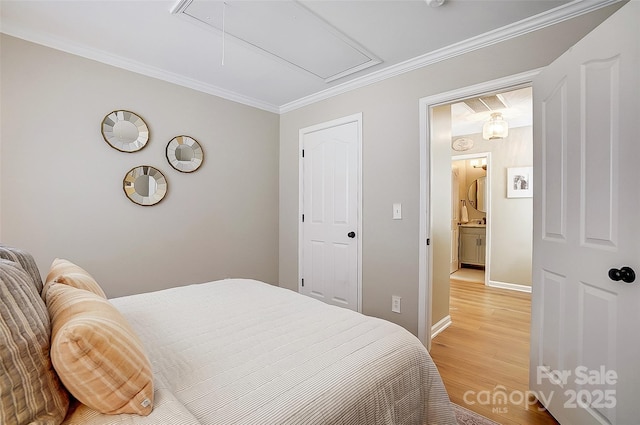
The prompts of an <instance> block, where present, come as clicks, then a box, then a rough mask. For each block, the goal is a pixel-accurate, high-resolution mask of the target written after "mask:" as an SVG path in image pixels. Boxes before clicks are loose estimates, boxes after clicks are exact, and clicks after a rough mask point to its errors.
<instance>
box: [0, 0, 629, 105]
mask: <svg viewBox="0 0 640 425" xmlns="http://www.w3.org/2000/svg"><path fill="white" fill-rule="evenodd" d="M619 1H621V0H574V1H572V2H569V3H567V4H564V5H561V6H559V7H557V8H554V9H552V10H549V11H546V12H543V13H541V14H539V15H536V16H533V17H531V18H527V19H523V20H521V21H519V22H515V23H513V24H510V25H507V26H504V27H502V28H498V29H496V30H493V31H490V32H488V33H485V34H482V35H480V36H476V37H473V38H470V39H468V40H465V41H462V42H459V43H455V44H452V45H450V46H447V47H444V48H442V49H439V50H436V51H434V52H430V53H427V54H425V55H421V56H418V57H415V58H413V59H409V60H406V61H404V62H401V63H398V64H395V65H392V66H389V67H387V68H384V69H381V70H379V71H375V72H372V73H370V74H367V75H365V76H363V77H359V78H355V79H353V80H350V81H348V82H346V83H343V84H338V85H335V86H333V87H331V88H328V89H326V90H322V91H319V92H317V93H314V94H311V95H309V96H305V97H302V98H300V99H297V100H294V101H291V102H288V103H286V104H284V105H274V104H272V103H270V102H265V101H262V100H259V99H256V98H253V97H249V96H245V95H242V94H239V93H235V92H232V91H230V90H227V89H224V88H222V87H218V86H215V85H213V84H209V83H205V82H202V81H198V80H194V79H191V78H187V77H184V76H181V75H178V74H175V73H172V72H169V71H166V70H163V69H160V68H157V67H153V66H149V65H146V64H143V63H140V62H137V61H135V60H132V59H128V58H125V57H122V56H118V55H113V54H110V53H107V52H104V51H101V50H96V49H91V48H88V47H86V46H83V45H81V44H78V43H73V42H70V41H69V40H64V39H61V38H59V37H53V36H51V35H48V34H45V33H43V32H39V31H29V30H26V31H25V30H24V29H22V28H19V27H18V26H16V25H13V24H11V23H9V22H3V23H2V27H1V28H0V32H2V33H4V34H7V35H10V36H13V37H17V38H21V39H24V40H27V41H31V42H33V43H37V44H41V45H43V46H47V47H51V48H53V49H57V50H62V51H64V52H67V53H71V54H74V55H78V56H82V57H86V58H89V59H93V60H95V61H98V62H102V63H106V64H108V65H112V66H115V67H118V68H122V69H126V70H129V71H132V72H136V73H139V74H142V75H146V76H149V77H153V78H158V79H160V80H164V81H168V82H170V83H173V84H177V85H180V86H183V87H188V88H191V89H193V90H198V91H201V92H203V93H207V94H211V95H214V96H218V97H221V98H223V99H227V100H231V101H234V102H238V103H242V104H244V105H248V106H252V107H254V108H258V109H262V110H265V111H269V112H274V113H278V114H283V113H286V112H290V111H293V110H295V109H298V108H302V107H303V106H307V105H310V104H312V103H315V102H318V101H320V100H324V99H328V98H330V97H333V96H337V95H339V94H343V93H346V92H349V91H352V90H355V89H358V88H361V87H365V86H368V85H370V84H374V83H377V82H380V81H383V80H386V79H388V78H392V77H395V76H398V75H401V74H404V73H406V72H409V71H413V70H416V69H419V68H422V67H425V66H428V65H432V64H434V63H437V62H440V61H444V60H446V59H450V58H452V57H455V56H459V55H463V54H465V53H468V52H471V51H474V50H477V49H481V48H483V47H487V46H490V45H493V44H496V43H500V42H503V41H506V40H509V39H512V38H514V37H519V36H521V35H524V34H528V33H530V32H533V31H536V30H539V29H542V28H545V27H548V26H551V25H555V24H558V23H560V22H563V21H566V20H568V19H572V18H575V17H577V16H580V15H583V14H585V13H589V12H592V11H594V10H597V9H600V8H603V7H606V6H609V5H611V4H614V3H618V2H619ZM177 6H178V5H177V4H176V5H174V8H175V7H177Z"/></svg>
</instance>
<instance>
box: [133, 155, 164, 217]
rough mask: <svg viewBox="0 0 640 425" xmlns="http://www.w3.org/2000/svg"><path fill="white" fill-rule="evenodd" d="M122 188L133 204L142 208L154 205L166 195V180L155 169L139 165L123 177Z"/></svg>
mask: <svg viewBox="0 0 640 425" xmlns="http://www.w3.org/2000/svg"><path fill="white" fill-rule="evenodd" d="M122 188H123V189H124V193H125V194H126V195H127V198H129V199H130V200H131V201H132V202H133V203H136V204H138V205H142V206H145V207H147V206H151V205H155V204H157V203H158V202H160V201H162V199H163V198H164V197H165V195H166V194H167V179H166V178H165V176H164V174H162V172H160V170H158V169H157V168H155V167H150V166H148V165H140V166H138V167H134V168H132V169H131V170H129V172H128V173H127V174H126V175H125V176H124V180H123V181H122Z"/></svg>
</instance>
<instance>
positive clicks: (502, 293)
mask: <svg viewBox="0 0 640 425" xmlns="http://www.w3.org/2000/svg"><path fill="white" fill-rule="evenodd" d="M450 314H451V320H452V324H451V326H449V328H447V329H446V330H444V331H443V332H442V333H441V334H439V335H438V336H436V337H435V338H434V340H433V341H432V347H431V356H432V357H433V360H434V362H435V363H436V365H437V367H438V370H439V371H440V374H441V375H442V379H443V381H444V384H445V386H446V388H447V391H448V392H449V397H450V398H451V401H452V402H454V403H456V404H459V405H461V406H463V407H466V408H467V409H469V410H473V411H475V412H477V413H479V414H481V415H484V416H486V417H488V418H490V419H492V420H494V421H496V422H499V423H500V424H505V425H533V424H545V425H554V424H557V422H556V421H555V420H554V419H553V417H552V416H551V415H550V414H549V413H547V412H546V411H541V410H539V407H540V408H542V406H540V405H538V404H533V403H534V402H533V401H529V400H528V399H527V395H528V394H527V390H528V379H529V377H528V373H529V332H530V330H529V329H530V322H531V294H528V293H525V292H517V291H510V290H506V289H497V288H491V287H487V286H485V285H484V284H482V283H478V282H472V281H463V280H456V279H451V310H450ZM505 399H506V400H505Z"/></svg>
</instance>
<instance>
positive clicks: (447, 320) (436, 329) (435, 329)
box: [431, 315, 451, 339]
mask: <svg viewBox="0 0 640 425" xmlns="http://www.w3.org/2000/svg"><path fill="white" fill-rule="evenodd" d="M450 325H451V316H449V315H446V316H445V317H444V318H443V319H442V320H440V321H439V322H438V323H436V324H435V325H433V326H431V339H433V338H435V337H436V336H437V335H438V334H439V333H440V332H442V331H443V330H445V329H447V328H448V327H449V326H450Z"/></svg>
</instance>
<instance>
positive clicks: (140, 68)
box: [0, 22, 280, 114]
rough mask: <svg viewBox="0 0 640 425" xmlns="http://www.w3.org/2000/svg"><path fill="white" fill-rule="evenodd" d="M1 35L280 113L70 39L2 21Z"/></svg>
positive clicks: (255, 101)
mask: <svg viewBox="0 0 640 425" xmlns="http://www.w3.org/2000/svg"><path fill="white" fill-rule="evenodd" d="M0 32H3V33H5V34H7V35H10V36H12V37H17V38H21V39H23V40H27V41H30V42H32V43H36V44H41V45H43V46H47V47H50V48H52V49H56V50H61V51H63V52H67V53H71V54H73V55H77V56H81V57H84V58H88V59H92V60H95V61H97V62H101V63H105V64H107V65H111V66H115V67H116V68H121V69H125V70H127V71H131V72H135V73H137V74H142V75H146V76H147V77H152V78H157V79H159V80H162V81H167V82H169V83H173V84H177V85H179V86H182V87H187V88H190V89H193V90H197V91H199V92H202V93H207V94H211V95H213V96H217V97H221V98H223V99H227V100H231V101H233V102H237V103H241V104H243V105H247V106H252V107H254V108H258V109H262V110H265V111H268V112H273V113H276V114H277V113H279V111H280V108H279V107H278V106H277V105H274V104H272V103H268V102H264V101H262V100H259V99H256V98H253V97H249V96H245V95H242V94H239V93H236V92H233V91H231V90H227V89H224V88H222V87H218V86H215V85H213V84H208V83H204V82H202V81H199V80H195V79H193V78H188V77H185V76H183V75H179V74H176V73H173V72H170V71H167V70H164V69H161V68H157V67H154V66H151V65H147V64H145V63H142V62H138V61H135V60H133V59H128V58H125V57H123V56H118V55H114V54H111V53H107V52H105V51H102V50H96V49H91V48H88V47H86V46H83V45H81V44H78V43H73V42H70V41H69V40H64V39H61V38H56V37H53V36H51V35H48V34H43V33H40V32H37V31H28V30H27V31H25V30H24V29H22V28H18V27H15V26H14V25H12V24H11V23H4V22H3V24H2V30H1V31H0Z"/></svg>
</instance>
